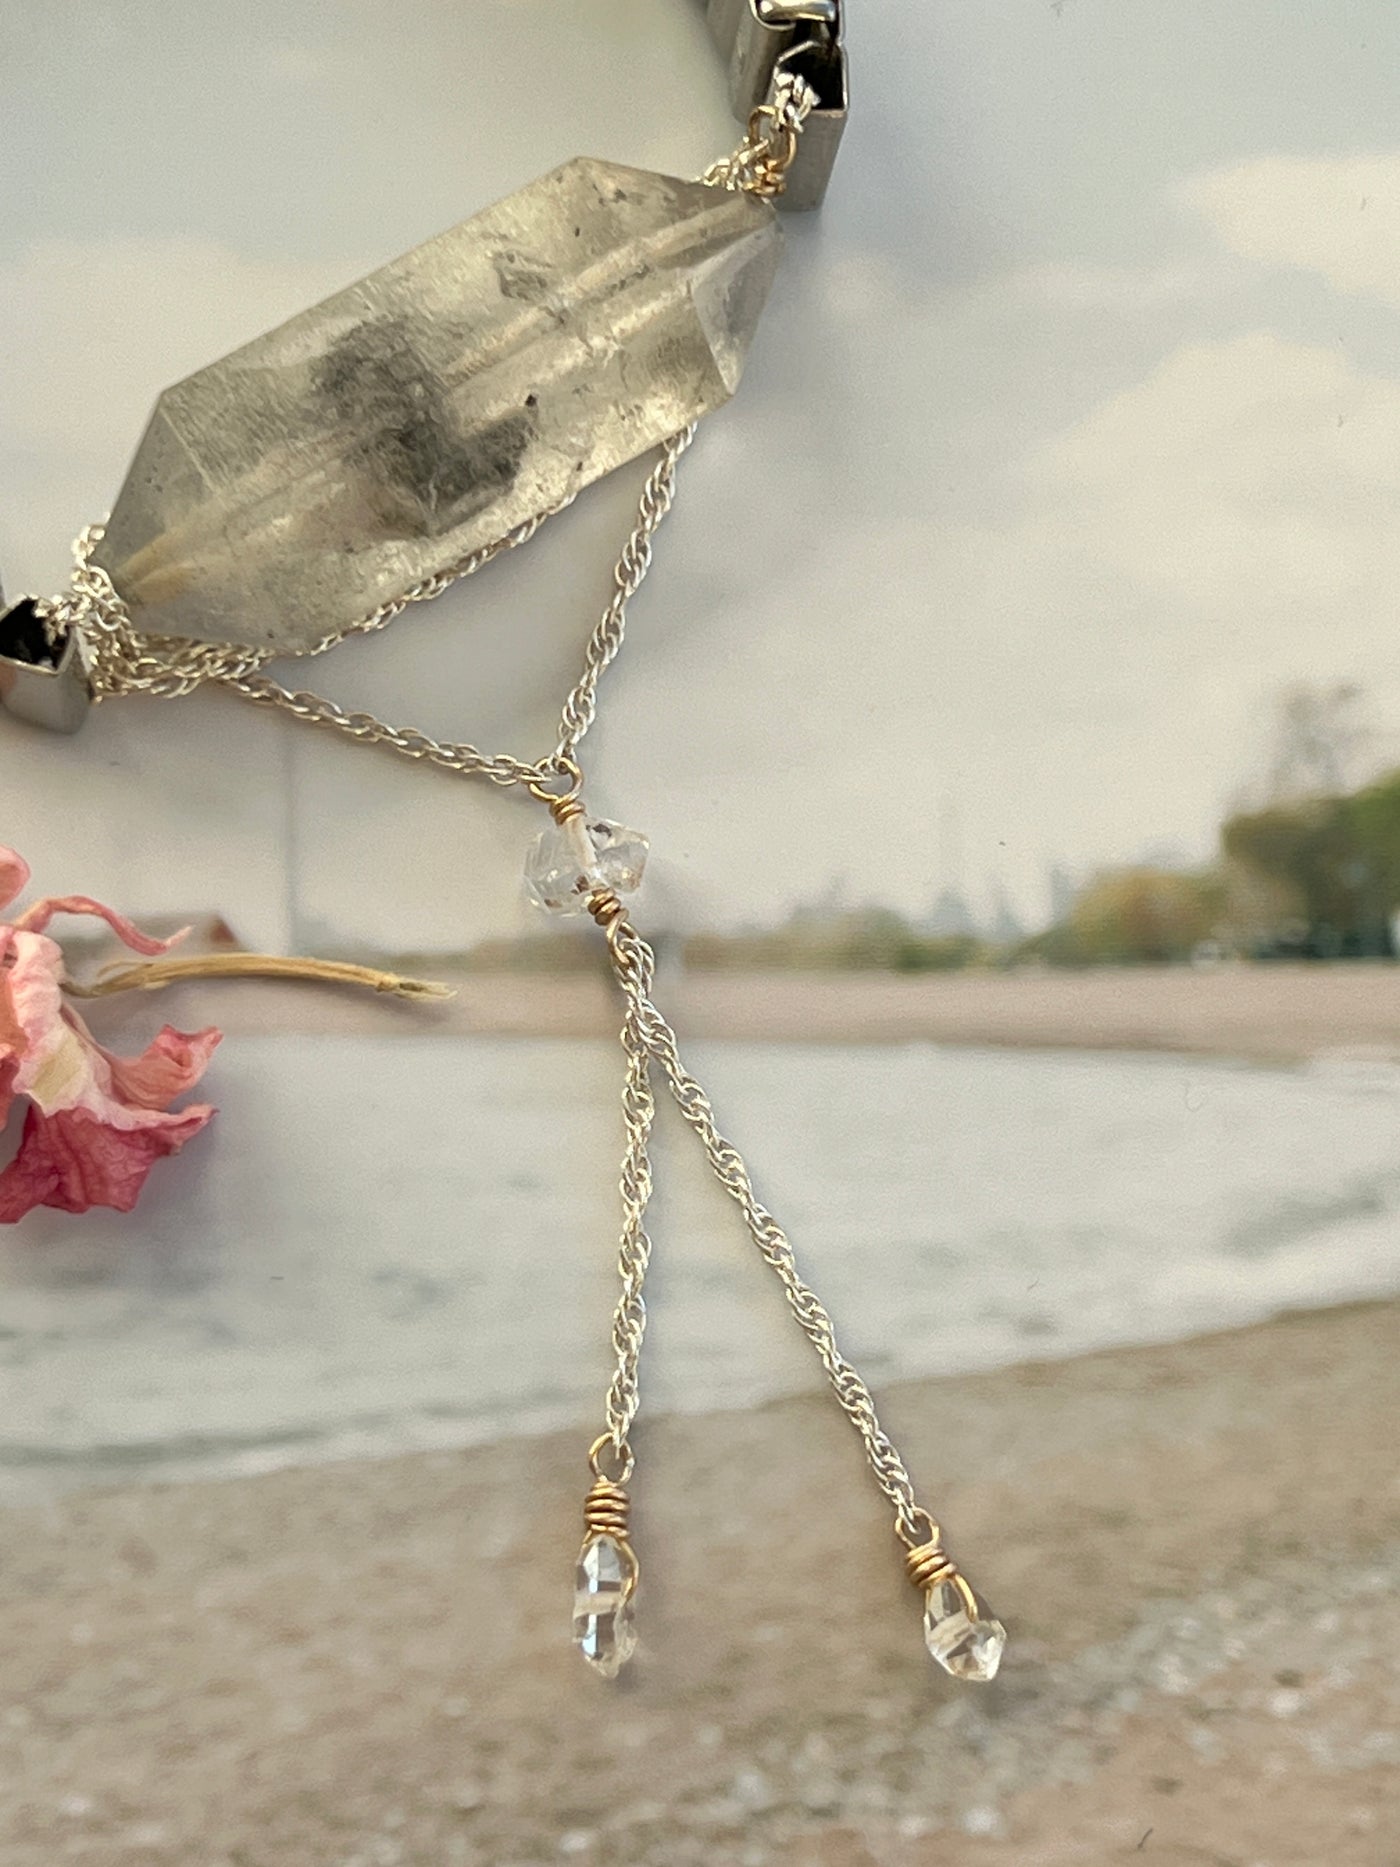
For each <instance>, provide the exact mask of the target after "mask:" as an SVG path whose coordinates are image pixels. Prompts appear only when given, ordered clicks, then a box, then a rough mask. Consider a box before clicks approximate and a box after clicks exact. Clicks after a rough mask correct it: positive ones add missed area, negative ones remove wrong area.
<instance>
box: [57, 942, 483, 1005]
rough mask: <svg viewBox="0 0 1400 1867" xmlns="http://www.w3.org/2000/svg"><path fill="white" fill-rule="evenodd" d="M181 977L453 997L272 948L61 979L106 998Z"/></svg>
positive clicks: (445, 989)
mask: <svg viewBox="0 0 1400 1867" xmlns="http://www.w3.org/2000/svg"><path fill="white" fill-rule="evenodd" d="M185 979H309V980H313V981H315V982H316V983H318V984H321V985H362V986H366V987H368V989H369V990H370V991H371V992H387V993H388V994H389V995H390V996H391V997H393V998H410V999H424V998H455V997H456V996H457V995H456V993H455V992H454V991H453V990H452V988H451V986H447V985H435V984H433V983H432V982H431V981H430V980H426V979H403V978H400V976H399V975H398V974H397V973H394V972H379V971H377V970H376V969H375V968H374V967H373V966H354V965H351V964H350V963H349V962H348V961H344V960H329V959H283V958H279V957H278V956H277V955H276V954H274V953H201V954H195V955H193V956H191V957H190V958H188V959H156V960H149V961H146V962H145V963H143V964H141V965H137V966H119V967H117V968H116V969H115V970H109V971H107V972H105V973H100V974H99V975H98V977H97V978H96V979H94V980H92V981H91V983H90V984H88V985H80V984H78V982H77V981H76V980H74V979H65V980H64V982H63V989H64V991H65V992H68V993H70V994H71V995H72V996H73V997H74V998H106V997H108V996H110V994H112V993H113V992H154V991H158V990H159V989H160V988H161V987H162V986H166V985H178V984H179V983H180V982H181V981H182V980H185Z"/></svg>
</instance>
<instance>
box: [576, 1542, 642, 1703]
mask: <svg viewBox="0 0 1400 1867" xmlns="http://www.w3.org/2000/svg"><path fill="white" fill-rule="evenodd" d="M635 1581H636V1570H635V1566H634V1564H633V1560H632V1556H631V1552H630V1550H626V1549H624V1548H623V1547H622V1546H620V1545H619V1544H618V1543H617V1542H616V1541H615V1540H614V1539H613V1538H612V1537H610V1536H595V1537H592V1538H591V1539H590V1540H589V1541H588V1542H587V1543H585V1545H584V1547H583V1554H582V1555H581V1556H580V1557H579V1560H578V1574H577V1577H576V1578H575V1584H574V1644H575V1645H576V1646H577V1647H578V1649H579V1651H580V1652H581V1653H582V1655H583V1657H584V1658H585V1659H586V1660H587V1661H588V1663H589V1665H590V1666H592V1667H593V1668H594V1670H595V1671H597V1672H600V1673H601V1674H602V1675H603V1677H604V1678H605V1679H615V1678H616V1677H617V1675H618V1673H619V1672H620V1671H621V1670H622V1668H623V1667H624V1666H625V1665H626V1664H627V1662H628V1660H630V1659H631V1657H632V1655H633V1653H634V1652H635V1651H636V1646H637V1630H636V1627H635V1625H634V1623H633V1620H632V1589H633V1586H634V1583H635Z"/></svg>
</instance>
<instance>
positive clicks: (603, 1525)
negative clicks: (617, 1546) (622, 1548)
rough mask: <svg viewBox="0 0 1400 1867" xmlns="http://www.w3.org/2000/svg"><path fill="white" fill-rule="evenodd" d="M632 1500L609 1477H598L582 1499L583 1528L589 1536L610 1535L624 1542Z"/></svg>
mask: <svg viewBox="0 0 1400 1867" xmlns="http://www.w3.org/2000/svg"><path fill="white" fill-rule="evenodd" d="M631 1512H632V1500H631V1498H630V1497H629V1496H628V1495H627V1493H626V1491H625V1490H624V1489H623V1487H622V1486H621V1485H619V1484H614V1483H613V1481H612V1480H611V1479H610V1478H598V1479H595V1480H594V1482H593V1486H592V1489H591V1490H590V1491H589V1493H588V1496H587V1497H586V1498H585V1499H584V1501H583V1523H584V1528H585V1530H586V1531H587V1532H588V1534H589V1535H590V1536H611V1537H616V1538H619V1539H620V1540H621V1541H623V1542H626V1540H627V1534H628V1528H629V1520H630V1517H631Z"/></svg>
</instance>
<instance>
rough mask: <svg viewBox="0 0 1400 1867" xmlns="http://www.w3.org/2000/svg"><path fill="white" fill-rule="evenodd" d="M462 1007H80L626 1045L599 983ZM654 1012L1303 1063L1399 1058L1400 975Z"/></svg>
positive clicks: (885, 996) (1301, 971)
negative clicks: (1327, 1057) (1324, 1057)
mask: <svg viewBox="0 0 1400 1867" xmlns="http://www.w3.org/2000/svg"><path fill="white" fill-rule="evenodd" d="M413 970H414V971H415V972H417V973H418V974H419V975H420V976H422V977H425V978H432V979H441V980H442V981H444V982H445V983H447V984H449V985H451V986H452V987H453V988H454V989H455V990H456V993H457V997H456V998H455V1000H453V1001H452V1002H451V1003H449V1004H443V1005H437V1004H434V1005H421V1004H419V1005H409V1004H402V1003H396V1002H394V1001H392V1000H388V999H385V998H383V997H376V996H375V995H374V994H372V993H366V992H360V993H358V994H356V993H352V992H348V991H345V990H329V989H327V988H325V987H313V986H305V985H301V986H288V985H268V984H263V983H259V982H239V983H236V984H212V983H208V982H203V983H200V984H197V985H183V986H180V987H176V988H172V989H170V990H166V991H163V992H161V993H159V994H157V995H155V996H154V997H152V996H150V995H148V994H146V993H142V992H131V993H127V994H125V995H124V996H123V997H121V998H118V999H107V1000H102V1001H98V1002H96V1003H94V1004H92V1005H90V1006H87V1005H85V1006H84V1007H83V1010H84V1013H85V1015H89V1016H90V1017H91V1018H92V1020H93V1022H94V1024H95V1025H96V1026H97V1028H98V1029H99V1030H100V1031H101V1032H102V1033H103V1034H104V1035H106V1036H108V1037H110V1039H111V1041H113V1042H120V1041H129V1042H132V1043H135V1042H136V1041H138V1040H140V1041H145V1036H146V1035H148V1027H149V1025H150V1022H151V1018H152V1014H153V1012H154V1011H155V1010H156V1009H157V1008H158V1009H159V1013H160V1016H161V1017H163V1018H168V1019H169V1020H170V1021H171V1022H172V1023H174V1024H176V1025H178V1026H180V1027H181V1028H182V1029H185V1030H193V1029H196V1028H198V1026H200V1025H202V1024H217V1025H219V1026H220V1027H221V1028H222V1029H224V1030H226V1031H228V1032H231V1033H239V1032H249V1033H253V1034H259V1035H261V1034H266V1033H270V1032H276V1031H288V1030H296V1031H315V1032H327V1033H334V1032H354V1033H357V1034H368V1035H374V1034H379V1035H383V1036H390V1035H393V1034H394V1033H396V1032H397V1033H407V1034H415V1035H417V1034H424V1033H437V1034H440V1035H442V1036H462V1035H469V1034H472V1033H477V1034H481V1035H504V1036H519V1037H600V1036H609V1037H610V1036H612V1035H613V1034H614V1033H615V1032H616V1030H617V1024H618V1007H617V998H616V992H615V989H614V987H613V986H612V984H611V982H610V980H609V979H607V978H606V977H605V976H604V975H603V974H602V973H601V972H599V973H597V974H563V975H561V974H558V973H524V974H522V973H510V972H498V973H489V972H480V973H462V972H459V971H454V970H452V969H451V968H450V967H447V968H445V967H443V966H440V965H437V964H435V963H434V962H433V961H432V960H431V959H427V960H423V961H422V962H420V963H418V964H416V965H415V966H414V967H413ZM657 998H658V1001H659V1002H660V1003H661V1005H662V1006H663V1008H664V1009H665V1010H666V1012H667V1015H668V1016H669V1017H670V1018H671V1020H672V1022H673V1023H674V1024H675V1025H676V1027H677V1029H678V1030H679V1031H680V1032H681V1033H682V1034H683V1035H684V1036H685V1037H686V1038H687V1039H689V1038H711V1037H743V1038H745V1039H748V1040H749V1041H751V1042H760V1043H761V1042H775V1043H784V1042H793V1041H797V1042H810V1043H849V1042H856V1043H911V1042H923V1043H941V1044H990V1045H1014V1046H1017V1047H1031V1048H1036V1049H1065V1050H1083V1049H1091V1050H1178V1051H1187V1052H1199V1053H1206V1054H1213V1055H1222V1056H1239V1057H1248V1058H1253V1059H1256V1060H1258V1061H1261V1062H1281V1063H1289V1062H1295V1061H1297V1060H1299V1059H1301V1058H1304V1057H1311V1056H1317V1055H1321V1054H1329V1053H1330V1054H1342V1055H1349V1056H1356V1057H1366V1058H1375V1059H1387V1060H1392V1061H1393V1060H1397V1059H1400V966H1397V965H1392V964H1389V963H1386V962H1382V961H1375V962H1371V961H1358V962H1355V963H1348V964H1345V965H1331V966H1299V965H1269V966H1245V965H1231V966H1222V967H1219V968H1217V969H1215V970H1213V971H1212V970H1198V969H1193V968H1191V967H1189V966H1162V967H1150V966H1143V967H1129V966H1123V967H1103V968H1100V969H1098V970H1095V971H1088V972H1063V971H1057V972H1034V971H1026V972H1018V973H1002V972H975V971H972V972H958V973H920V974H910V973H890V972H850V973H840V972H835V973H790V972H771V973H703V972H681V971H679V970H677V969H672V968H670V967H667V966H665V965H664V964H663V970H662V975H661V979H660V982H659V984H658V987H657Z"/></svg>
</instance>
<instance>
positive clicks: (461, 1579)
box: [0, 1305, 1400, 1867]
mask: <svg viewBox="0 0 1400 1867" xmlns="http://www.w3.org/2000/svg"><path fill="white" fill-rule="evenodd" d="M1398 1338H1400V1305H1386V1306H1374V1307H1368V1308H1359V1309H1351V1310H1342V1311H1331V1312H1324V1313H1320V1314H1314V1315H1307V1316H1296V1317H1292V1318H1288V1319H1286V1320H1282V1321H1279V1322H1276V1323H1273V1324H1269V1325H1264V1326H1261V1327H1258V1328H1255V1329H1250V1330H1245V1331H1240V1332H1237V1333H1233V1334H1228V1335H1219V1336H1215V1337H1209V1338H1204V1339H1201V1340H1198V1341H1195V1342H1190V1343H1186V1344H1182V1345H1179V1346H1174V1347H1166V1348H1154V1349H1137V1350H1125V1351H1119V1352H1113V1353H1104V1354H1098V1355H1094V1356H1091V1357H1087V1358H1085V1359H1083V1360H1081V1361H1077V1362H1070V1363H1061V1364H1057V1365H1053V1366H1051V1365H1046V1366H1033V1367H1024V1368H1019V1369H1012V1370H1007V1371H1002V1372H997V1373H991V1374H986V1375H981V1376H976V1377H967V1378H959V1379H956V1380H949V1381H942V1382H940V1381H931V1382H921V1383H917V1384H912V1385H908V1386H905V1387H903V1388H899V1389H895V1390H894V1391H892V1392H891V1393H889V1394H888V1395H887V1396H886V1397H885V1399H886V1412H887V1416H888V1420H889V1424H890V1425H891V1427H892V1428H893V1429H894V1430H895V1431H896V1433H897V1435H898V1436H899V1438H900V1439H901V1440H902V1441H903V1442H904V1444H905V1447H906V1450H907V1452H908V1455H909V1457H910V1460H911V1463H912V1465H913V1467H914V1469H915V1471H916V1472H917V1473H920V1474H923V1476H924V1477H925V1479H926V1480H927V1481H928V1482H929V1484H930V1486H931V1487H933V1488H934V1489H933V1491H932V1495H936V1499H937V1503H938V1505H939V1508H940V1510H941V1512H942V1514H943V1516H944V1518H945V1520H946V1523H947V1524H948V1526H949V1534H950V1539H951V1540H952V1542H953V1544H954V1547H955V1548H956V1549H957V1550H958V1552H959V1553H960V1554H961V1556H962V1558H963V1561H964V1564H965V1566H966V1567H967V1569H968V1570H969V1571H970V1572H971V1573H972V1574H973V1575H974V1576H975V1578H976V1580H977V1582H978V1583H979V1585H980V1586H981V1587H982V1588H983V1589H984V1590H985V1592H986V1593H987V1595H988V1596H989V1597H990V1598H991V1599H992V1601H993V1602H994V1603H995V1604H996V1605H997V1607H998V1608H999V1610H1000V1611H1001V1613H1002V1614H1003V1616H1004V1617H1005V1619H1006V1620H1007V1621H1008V1623H1010V1625H1011V1627H1012V1630H1013V1637H1014V1642H1015V1644H1014V1647H1013V1648H1012V1650H1011V1653H1010V1655H1009V1657H1008V1662H1007V1665H1006V1667H1005V1668H1004V1671H1003V1675H1002V1677H1001V1679H999V1680H998V1681H997V1683H996V1684H995V1685H993V1686H991V1687H988V1688H972V1687H967V1686H956V1685H954V1684H953V1683H952V1682H950V1681H947V1680H945V1679H944V1678H943V1677H942V1675H940V1674H938V1673H937V1672H936V1671H935V1670H934V1668H933V1667H932V1665H931V1663H930V1662H929V1660H928V1659H927V1657H926V1656H925V1655H924V1654H923V1652H922V1648H921V1645H920V1638H919V1626H918V1614H917V1605H916V1601H915V1598H914V1596H913V1595H912V1593H911V1592H910V1591H909V1589H908V1587H907V1585H906V1584H905V1583H904V1581H903V1579H902V1576H901V1573H900V1569H899V1565H898V1562H897V1560H896V1553H895V1546H894V1544H893V1542H892V1539H891V1537H890V1531H889V1522H888V1518H887V1517H886V1516H885V1515H884V1513H883V1508H882V1505H881V1502H880V1500H879V1499H878V1497H877V1496H876V1494H875V1493H874V1491H873V1488H872V1487H871V1486H870V1485H869V1484H868V1482H867V1481H866V1480H865V1478H864V1475H863V1471H862V1468H861V1466H860V1463H859V1459H858V1456H857V1450H856V1447H855V1445H854V1442H853V1441H852V1440H851V1439H850V1435H849V1431H848V1429H847V1428H846V1426H845V1424H844V1422H842V1421H841V1420H840V1418H839V1417H838V1416H837V1415H836V1414H835V1411H834V1409H833V1408H832V1407H831V1406H830V1405H829V1404H826V1403H824V1402H823V1400H821V1399H819V1398H811V1399H803V1400H800V1401H793V1402H785V1403H781V1404H776V1405H773V1406H770V1407H767V1408H764V1409H761V1410H759V1411H756V1412H754V1413H751V1414H742V1415H732V1416H716V1417H712V1418H700V1419H676V1420H668V1421H662V1422H659V1423H657V1424H656V1425H654V1426H653V1427H652V1428H650V1429H649V1430H647V1431H645V1432H644V1433H643V1434H642V1436H641V1439H640V1444H639V1451H640V1455H641V1464H640V1469H639V1474H638V1479H637V1483H636V1486H635V1490H636V1493H637V1497H638V1523H637V1541H638V1546H639V1549H640V1553H641V1557H642V1560H643V1564H644V1566H645V1572H646V1584H645V1596H644V1600H643V1604H642V1606H643V1614H644V1622H643V1625H644V1633H645V1640H646V1649H645V1652H644V1654H643V1656H642V1657H641V1658H639V1660H638V1662H637V1663H636V1666H635V1668H634V1676H633V1677H631V1678H629V1679H627V1680H626V1681H625V1682H624V1683H623V1684H622V1685H621V1687H620V1688H611V1689H610V1688H608V1687H606V1686H604V1685H602V1684H600V1682H598V1681H596V1680H594V1679H593V1678H592V1677H591V1676H589V1675H588V1674H587V1672H586V1669H585V1668H584V1667H583V1666H582V1665H581V1663H580V1662H579V1661H578V1660H577V1658H576V1656H575V1655H574V1654H573V1653H572V1652H571V1651H570V1650H569V1648H568V1647H567V1645H566V1644H564V1643H563V1641H562V1640H561V1633H562V1630H563V1625H564V1621H565V1618H566V1613H567V1584H568V1572H569V1564H570V1560H571V1557H572V1554H573V1549H574V1547H575V1545H576V1540H577V1513H578V1507H579V1499H580V1495H581V1489H582V1458H581V1445H580V1443H579V1439H580V1436H579V1435H575V1434H567V1435H557V1436H552V1437H548V1438H543V1439H535V1440H529V1441H520V1442H517V1443H513V1444H501V1445H497V1446H491V1447H485V1448H481V1449H478V1450H476V1451H473V1452H470V1453H468V1454H462V1455H451V1456H448V1455H431V1456H420V1457H412V1458H404V1459H398V1460H391V1461H385V1462H380V1463H373V1464H362V1465H342V1466H334V1467H322V1468H320V1469H313V1470H307V1471H292V1472H284V1473H280V1474H274V1475H269V1476H263V1477H258V1478H251V1479H246V1480H238V1481H234V1482H230V1483H224V1484H213V1485H205V1486H185V1487H171V1488H166V1489H159V1490H130V1491H120V1492H110V1493H103V1494H87V1495H84V1496H78V1497H74V1498H70V1499H68V1500H66V1501H65V1502H63V1503H61V1504H59V1505H56V1506H54V1507H52V1508H47V1509H34V1510H25V1511H14V1512H10V1513H8V1514H7V1517H6V1519H5V1523H4V1531H5V1537H4V1542H5V1548H6V1552H7V1554H6V1559H5V1562H4V1565H3V1572H0V1641H2V1642H3V1651H4V1653H5V1655H6V1663H5V1685H6V1693H5V1697H6V1705H7V1710H6V1712H5V1715H4V1718H3V1721H0V1731H3V1740H2V1741H3V1750H2V1751H0V1757H3V1763H2V1764H0V1768H3V1777H4V1781H3V1793H2V1794H0V1862H3V1863H4V1867H54V1863H58V1862H67V1861H82V1862H92V1863H100V1864H101V1867H138V1864H139V1867H166V1864H168V1863H169V1864H174V1863H179V1864H180V1867H189V1864H197V1867H303V1864H305V1867H312V1864H314V1867H430V1864H431V1867H464V1864H465V1867H534V1864H543V1863H546V1862H555V1861H559V1860H577V1861H580V1862H584V1863H588V1862H590V1861H592V1862H598V1863H602V1862H604V1861H607V1862H627V1863H629V1864H636V1867H649V1864H651V1863H656V1864H657V1867H662V1864H663V1863H664V1867H687V1864H700V1863H704V1864H709V1863H715V1864H717V1867H718V1864H725V1867H728V1864H731V1863H732V1864H735V1867H872V1864H873V1867H945V1864H946V1863H954V1864H961V1863H964V1862H966V1863H969V1867H1013V1863H1014V1864H1015V1867H1039V1864H1042V1863H1043V1864H1044V1867H1069V1864H1070V1863H1074V1864H1078V1863H1085V1864H1086V1867H1087V1864H1091V1863H1098V1862H1111V1861H1117V1860H1123V1861H1129V1860H1132V1861H1137V1860H1139V1859H1141V1860H1142V1861H1143V1862H1144V1863H1146V1864H1147V1867H1152V1864H1153V1863H1156V1864H1157V1867H1163V1864H1165V1863H1178V1864H1181V1867H1185V1864H1186V1863H1195V1864H1212V1867H1263V1864H1264V1863H1268V1867H1285V1864H1291V1863H1297V1864H1298V1867H1302V1864H1303V1863H1307V1864H1308V1867H1315V1864H1316V1863H1317V1862H1320V1861H1326V1862H1327V1863H1328V1867H1395V1863H1396V1861H1397V1859H1400V1607H1398V1606H1397V1584H1400V1483H1397V1477H1396V1462H1395V1451H1394V1442H1395V1423H1396V1421H1397V1419H1400V1357H1397V1355H1396V1352H1395V1351H1396V1344H1397V1339H1398Z"/></svg>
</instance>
